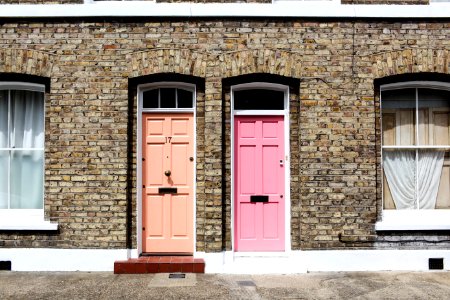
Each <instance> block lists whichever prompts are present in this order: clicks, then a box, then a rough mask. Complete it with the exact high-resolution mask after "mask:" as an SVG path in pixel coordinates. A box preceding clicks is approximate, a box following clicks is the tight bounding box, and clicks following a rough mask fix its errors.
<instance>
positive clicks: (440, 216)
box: [375, 209, 450, 231]
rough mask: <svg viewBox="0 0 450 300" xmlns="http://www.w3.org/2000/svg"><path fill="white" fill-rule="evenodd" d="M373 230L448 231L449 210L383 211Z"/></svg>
mask: <svg viewBox="0 0 450 300" xmlns="http://www.w3.org/2000/svg"><path fill="white" fill-rule="evenodd" d="M382 214H383V215H382V220H381V221H379V222H377V223H376V224H375V230H377V231H384V230H450V222H449V220H450V210H449V209H422V210H414V209H413V210H395V209H389V210H388V209H385V210H383V213H382Z"/></svg>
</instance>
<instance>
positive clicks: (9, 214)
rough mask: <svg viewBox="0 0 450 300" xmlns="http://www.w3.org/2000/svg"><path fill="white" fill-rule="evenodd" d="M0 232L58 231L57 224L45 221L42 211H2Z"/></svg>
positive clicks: (0, 212) (0, 211) (0, 213)
mask: <svg viewBox="0 0 450 300" xmlns="http://www.w3.org/2000/svg"><path fill="white" fill-rule="evenodd" d="M0 230H24V231H28V230H36V231H46V230H48V231H55V230H58V223H50V222H49V221H45V220H44V210H43V209H9V210H6V209H2V210H0Z"/></svg>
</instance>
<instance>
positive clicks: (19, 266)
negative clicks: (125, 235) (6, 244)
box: [0, 248, 133, 271]
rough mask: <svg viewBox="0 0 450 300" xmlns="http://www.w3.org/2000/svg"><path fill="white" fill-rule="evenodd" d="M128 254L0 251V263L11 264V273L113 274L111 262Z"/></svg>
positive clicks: (65, 250)
mask: <svg viewBox="0 0 450 300" xmlns="http://www.w3.org/2000/svg"><path fill="white" fill-rule="evenodd" d="M131 251H133V250H131ZM131 251H130V250H127V249H118V250H107V249H42V248H40V249H34V248H19V249H0V261H11V270H12V271H113V270H114V261H116V260H126V259H128V257H130V256H131Z"/></svg>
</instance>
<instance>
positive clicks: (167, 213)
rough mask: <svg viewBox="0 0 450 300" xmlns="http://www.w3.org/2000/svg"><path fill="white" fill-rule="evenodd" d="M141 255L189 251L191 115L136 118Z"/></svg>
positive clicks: (192, 169)
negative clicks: (139, 123) (139, 144)
mask: <svg viewBox="0 0 450 300" xmlns="http://www.w3.org/2000/svg"><path fill="white" fill-rule="evenodd" d="M142 122H143V124H142V135H143V136H142V147H143V149H142V160H143V162H142V173H143V174H142V184H143V189H142V210H143V216H142V220H143V222H142V227H143V228H142V237H143V248H142V250H143V252H147V253H192V252H193V250H194V242H193V230H194V229H193V226H194V222H193V217H194V203H193V200H194V197H193V193H194V189H193V174H194V158H193V157H194V153H193V150H194V148H193V115H192V114H175V113H174V114H160V113H152V114H148V113H147V114H143V115H142Z"/></svg>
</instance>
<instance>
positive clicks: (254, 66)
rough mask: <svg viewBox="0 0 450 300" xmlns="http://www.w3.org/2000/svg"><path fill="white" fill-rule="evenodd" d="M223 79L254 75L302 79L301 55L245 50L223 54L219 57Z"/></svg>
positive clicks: (276, 51) (264, 50) (266, 50)
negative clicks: (261, 74) (274, 75)
mask: <svg viewBox="0 0 450 300" xmlns="http://www.w3.org/2000/svg"><path fill="white" fill-rule="evenodd" d="M218 61H220V62H221V64H220V69H221V74H222V77H224V78H226V77H233V76H239V75H246V74H253V73H267V74H276V75H281V76H286V77H294V78H300V77H301V74H302V67H301V66H302V61H301V55H300V54H298V53H295V52H289V51H284V50H270V49H259V50H243V51H236V52H228V53H223V54H221V55H220V56H219V59H218Z"/></svg>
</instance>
